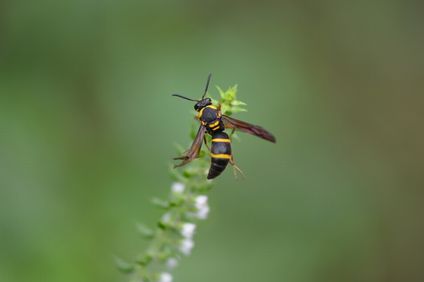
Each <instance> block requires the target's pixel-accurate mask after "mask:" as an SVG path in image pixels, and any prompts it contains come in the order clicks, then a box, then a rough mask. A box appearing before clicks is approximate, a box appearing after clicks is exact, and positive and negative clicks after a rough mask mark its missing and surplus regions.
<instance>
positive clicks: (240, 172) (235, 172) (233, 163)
mask: <svg viewBox="0 0 424 282" xmlns="http://www.w3.org/2000/svg"><path fill="white" fill-rule="evenodd" d="M230 164H231V165H232V166H233V173H234V177H235V178H238V177H237V173H239V174H240V175H241V178H246V175H244V173H243V171H242V170H241V169H240V168H239V167H238V166H237V165H236V162H235V161H234V156H233V155H231V159H230Z"/></svg>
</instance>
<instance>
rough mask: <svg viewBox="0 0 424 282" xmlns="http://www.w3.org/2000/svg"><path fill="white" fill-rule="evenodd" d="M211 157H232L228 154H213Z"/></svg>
mask: <svg viewBox="0 0 424 282" xmlns="http://www.w3.org/2000/svg"><path fill="white" fill-rule="evenodd" d="M211 157H212V158H214V159H228V160H229V159H231V155H228V154H211Z"/></svg>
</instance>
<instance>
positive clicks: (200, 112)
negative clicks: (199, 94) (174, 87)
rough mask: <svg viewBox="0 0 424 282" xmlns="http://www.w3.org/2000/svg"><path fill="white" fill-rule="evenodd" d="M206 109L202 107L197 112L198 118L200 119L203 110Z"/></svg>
mask: <svg viewBox="0 0 424 282" xmlns="http://www.w3.org/2000/svg"><path fill="white" fill-rule="evenodd" d="M204 110H205V108H201V109H200V111H199V112H198V113H197V118H198V119H200V118H201V117H202V115H203V111H204Z"/></svg>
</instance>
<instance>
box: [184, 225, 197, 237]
mask: <svg viewBox="0 0 424 282" xmlns="http://www.w3.org/2000/svg"><path fill="white" fill-rule="evenodd" d="M195 230H196V224H194V223H184V224H183V226H182V227H181V235H182V236H183V237H185V238H193V235H194V231H195Z"/></svg>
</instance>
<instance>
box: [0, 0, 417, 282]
mask: <svg viewBox="0 0 424 282" xmlns="http://www.w3.org/2000/svg"><path fill="white" fill-rule="evenodd" d="M423 10H424V6H423V4H422V1H349V2H348V1H256V2H253V1H252V2H250V1H193V0H185V1H133V0H122V1H86V0H84V1H82V0H77V1H53V0H51V1H49V0H41V1H20V0H14V1H1V2H0V281H2V282H14V281H37V282H38V281H40V282H41V281H43V282H49V281H61V282H68V281H69V282H75V281H79V282H84V281H91V282H92V281H127V277H125V276H124V275H122V274H121V273H119V272H118V271H117V269H116V268H115V265H114V260H113V258H114V256H115V255H118V256H120V257H123V258H126V259H129V260H131V259H133V258H134V257H135V256H136V255H137V254H138V253H139V252H141V251H142V250H144V248H145V247H146V242H144V241H143V240H142V239H141V238H140V237H139V235H138V234H137V232H136V231H135V228H134V225H135V223H136V222H145V223H147V224H150V225H152V224H154V222H155V220H157V219H158V218H159V216H160V214H161V211H159V210H157V209H155V207H153V206H152V205H151V204H150V199H151V198H152V197H155V196H158V197H163V196H165V195H166V194H167V192H168V191H169V187H170V183H171V180H170V178H169V172H168V167H169V163H170V159H171V157H173V156H175V152H176V150H175V144H176V143H178V144H181V145H184V146H187V145H188V143H189V135H188V133H189V131H190V128H191V124H192V123H193V117H192V115H191V110H192V104H191V103H188V102H185V101H183V100H179V99H176V98H173V97H171V96H170V94H171V93H175V92H178V93H182V94H185V95H187V96H189V97H198V96H199V95H200V94H201V92H202V89H203V87H204V83H205V79H206V76H207V74H208V73H209V72H212V73H213V80H212V84H213V85H220V86H221V87H223V88H226V87H228V86H230V85H233V84H235V83H237V84H238V85H239V98H240V99H241V100H242V101H245V102H246V103H247V104H248V109H249V112H247V113H243V114H239V115H238V118H241V119H244V120H246V121H251V122H254V123H257V124H261V125H263V126H264V127H266V128H267V129H269V130H270V131H272V132H273V133H275V135H276V137H277V138H278V143H277V144H276V145H273V144H270V143H267V142H263V141H262V140H259V139H257V138H254V137H251V136H246V135H242V136H241V137H242V140H241V142H235V143H234V145H233V148H234V153H235V157H236V159H237V161H238V164H239V166H240V167H241V168H242V169H243V170H244V172H245V174H246V175H247V178H246V179H245V180H235V179H234V177H233V175H232V172H231V169H229V170H228V171H227V172H226V173H225V174H224V175H223V176H222V177H220V178H219V179H217V180H216V181H215V188H214V189H213V191H212V192H211V193H210V202H211V203H210V204H211V208H212V212H211V214H210V218H209V219H208V220H207V221H206V222H202V223H201V224H200V226H199V229H198V232H197V235H196V248H195V250H194V253H193V254H192V256H190V257H189V258H187V259H185V260H184V261H183V262H182V263H181V265H180V267H179V268H178V269H177V270H176V272H175V281H203V282H209V281H221V282H225V281H243V282H249V281H252V282H253V281H255V282H256V281H267V282H271V281H291V282H303V281H304V282H307V281H314V282H316V281H326V282H328V281H424V240H423V238H424V221H423V216H424V205H423V188H424V187H423V182H424V181H423V180H424V177H423V168H424V161H423V159H424V149H423V148H424V146H423V144H424V132H423V121H424V115H423V106H424V98H423V94H424V92H423V90H424V84H423V80H424V77H423V74H424V55H423V50H424V37H423V27H424V17H423ZM210 94H212V95H217V91H216V90H214V89H213V88H212V90H211V91H210Z"/></svg>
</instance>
